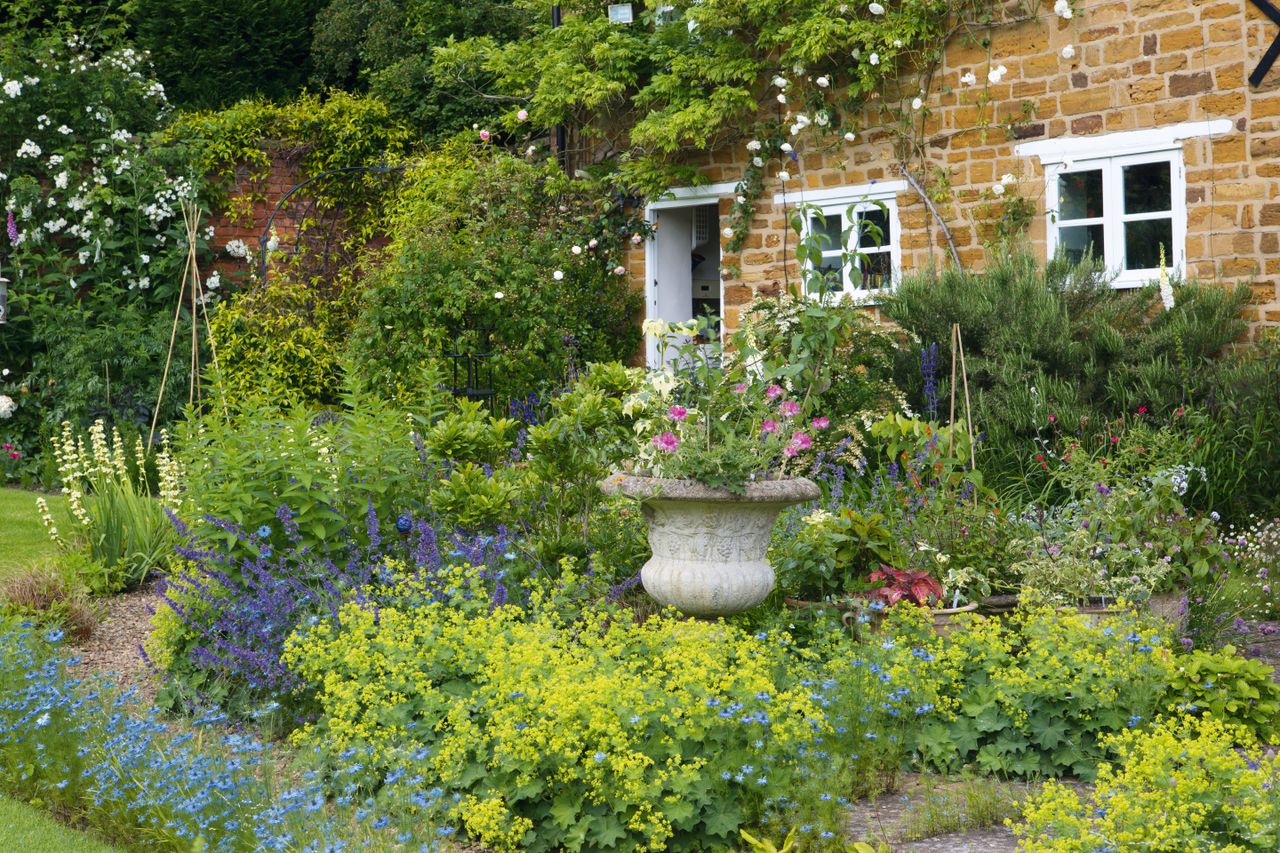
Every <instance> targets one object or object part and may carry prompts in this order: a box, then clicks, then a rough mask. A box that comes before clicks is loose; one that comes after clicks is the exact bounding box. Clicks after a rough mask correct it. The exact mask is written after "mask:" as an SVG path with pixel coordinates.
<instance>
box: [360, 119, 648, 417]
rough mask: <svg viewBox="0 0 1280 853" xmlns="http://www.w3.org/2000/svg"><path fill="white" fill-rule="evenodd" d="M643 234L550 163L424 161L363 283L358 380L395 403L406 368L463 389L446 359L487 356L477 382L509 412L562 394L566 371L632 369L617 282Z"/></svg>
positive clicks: (500, 156)
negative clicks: (538, 396) (440, 368)
mask: <svg viewBox="0 0 1280 853" xmlns="http://www.w3.org/2000/svg"><path fill="white" fill-rule="evenodd" d="M640 227H641V226H640V224H639V223H637V222H636V221H634V220H633V219H632V218H630V217H628V216H624V215H623V214H622V212H621V211H620V210H619V209H618V207H617V206H616V203H615V201H614V200H613V199H610V198H607V197H603V196H599V195H596V194H595V193H594V191H592V190H591V189H590V188H589V187H588V186H587V184H586V182H574V181H570V180H568V179H567V178H566V177H565V176H564V175H563V173H562V172H560V171H559V169H558V168H557V167H556V166H555V165H554V164H553V163H531V162H526V161H525V160H522V159H519V158H516V157H512V156H510V155H508V154H505V153H503V152H501V151H498V150H480V151H476V150H474V149H473V148H472V147H470V145H469V144H468V143H467V142H464V141H461V140H459V141H455V142H454V143H451V144H450V145H448V146H446V147H444V148H443V149H441V150H439V151H436V152H433V153H431V154H429V155H427V156H425V157H424V158H423V160H422V161H421V162H420V163H419V164H418V165H416V166H415V167H414V168H413V169H412V170H411V171H410V172H409V174H408V175H407V176H406V178H405V183H404V186H403V188H402V190H401V192H400V195H399V199H398V201H397V203H396V207H395V209H394V210H393V211H392V214H391V217H390V234H391V238H392V240H391V243H390V245H389V246H388V247H387V250H386V253H385V258H384V260H383V262H382V263H381V264H380V265H379V266H378V268H377V269H375V270H373V271H371V274H370V287H369V289H368V291H367V293H366V295H365V301H364V304H363V306H362V312H361V317H360V321H359V323H358V324H357V327H356V330H355V332H354V334H353V335H352V340H351V351H352V353H353V355H354V358H355V361H356V363H357V364H358V365H359V371H360V372H361V374H362V375H363V376H364V377H365V379H366V381H367V383H368V386H369V387H370V388H373V389H383V390H385V391H386V392H387V393H392V392H394V389H396V388H397V386H398V384H399V381H400V379H401V377H403V376H404V375H406V374H407V373H408V372H410V371H411V369H412V368H413V367H414V366H416V365H419V364H421V363H423V362H424V361H425V362H435V363H437V364H442V365H444V366H445V367H446V369H447V375H448V376H449V381H450V384H451V385H455V386H460V387H465V386H467V385H468V384H470V383H469V377H468V376H467V375H466V369H465V367H466V366H465V363H455V362H454V360H452V359H446V358H444V354H445V353H446V352H450V353H452V352H453V351H454V350H455V348H457V350H458V351H460V352H470V353H472V354H475V353H491V356H490V357H488V358H484V359H480V362H481V366H480V371H479V375H478V377H476V378H475V380H476V381H478V382H479V383H480V384H483V385H485V386H488V384H489V382H490V380H491V381H492V387H493V388H494V390H496V392H497V394H498V399H499V401H500V402H502V403H505V402H506V400H508V399H510V398H520V399H523V398H524V397H525V396H526V395H527V394H528V393H529V392H531V391H537V392H544V391H546V390H549V389H552V388H556V387H560V386H562V385H563V384H564V382H565V376H566V373H567V372H568V371H569V370H570V369H571V368H572V366H574V365H582V364H586V363H589V362H605V361H619V360H623V361H625V360H628V359H630V358H631V357H632V355H633V354H634V353H635V352H636V350H637V348H638V346H639V343H640V330H639V328H638V327H637V326H636V323H635V315H636V312H637V310H638V308H639V304H640V302H639V300H640V299H641V297H640V296H639V295H638V294H637V293H636V292H635V291H634V290H633V289H632V288H631V286H630V284H629V283H628V281H627V279H626V277H625V276H623V275H618V274H616V273H615V270H616V269H617V268H619V265H620V264H621V263H622V259H623V243H624V241H625V240H626V239H627V238H629V237H630V236H631V234H633V233H636V231H637V229H639V228H640ZM575 245H576V246H577V247H578V249H579V253H576V254H575V253H574V252H573V251H572V247H573V246H575ZM557 272H558V273H559V274H560V277H559V278H557V277H556V273H557ZM474 329H484V330H487V332H486V333H484V334H479V335H478V334H476V333H474V332H470V331H468V330H474Z"/></svg>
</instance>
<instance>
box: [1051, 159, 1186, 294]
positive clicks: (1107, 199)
mask: <svg viewBox="0 0 1280 853" xmlns="http://www.w3.org/2000/svg"><path fill="white" fill-rule="evenodd" d="M1045 206H1046V209H1047V210H1048V213H1049V229H1048V238H1049V245H1048V249H1049V253H1050V254H1054V253H1056V252H1057V251H1059V250H1061V251H1063V252H1064V253H1065V254H1066V255H1067V257H1069V258H1071V259H1072V260H1079V259H1080V258H1083V257H1084V256H1085V255H1092V256H1093V257H1095V258H1100V259H1101V260H1102V261H1103V263H1105V264H1106V266H1107V269H1109V270H1111V271H1112V272H1113V273H1115V275H1116V278H1115V282H1114V284H1115V285H1116V286H1117V287H1133V286H1137V285H1142V284H1146V283H1147V282H1150V281H1152V280H1153V279H1155V278H1158V277H1159V275H1160V260H1161V257H1163V258H1164V264H1165V267H1166V268H1167V269H1180V268H1182V267H1183V265H1184V264H1185V261H1186V245H1187V188H1186V178H1185V175H1184V172H1183V165H1182V149H1181V148H1178V149H1176V150H1173V151H1161V152H1159V153H1149V154H1127V155H1125V156H1122V157H1106V158H1098V159H1091V160H1075V161H1064V162H1063V163H1060V164H1058V166H1057V168H1056V169H1051V170H1050V172H1049V174H1048V187H1047V193H1046V196H1045Z"/></svg>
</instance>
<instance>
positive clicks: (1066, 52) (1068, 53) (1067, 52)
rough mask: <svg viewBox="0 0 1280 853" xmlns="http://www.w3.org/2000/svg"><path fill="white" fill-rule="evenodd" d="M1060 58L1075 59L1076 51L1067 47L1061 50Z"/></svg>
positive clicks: (1069, 46)
mask: <svg viewBox="0 0 1280 853" xmlns="http://www.w3.org/2000/svg"><path fill="white" fill-rule="evenodd" d="M1062 58H1063V59H1075V58H1076V49H1075V48H1074V47H1072V46H1071V45H1067V46H1066V47H1064V48H1063V49H1062Z"/></svg>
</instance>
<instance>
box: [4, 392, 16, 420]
mask: <svg viewBox="0 0 1280 853" xmlns="http://www.w3.org/2000/svg"><path fill="white" fill-rule="evenodd" d="M17 410H18V404H17V403H15V402H14V401H13V398H12V397H8V396H5V395H4V394H0V419H3V420H8V419H9V418H11V417H13V413H14V412H16V411H17Z"/></svg>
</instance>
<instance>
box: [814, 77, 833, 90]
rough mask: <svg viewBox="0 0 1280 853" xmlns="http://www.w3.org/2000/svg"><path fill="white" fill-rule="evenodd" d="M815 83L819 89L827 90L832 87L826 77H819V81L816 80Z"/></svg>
mask: <svg viewBox="0 0 1280 853" xmlns="http://www.w3.org/2000/svg"><path fill="white" fill-rule="evenodd" d="M813 82H815V83H817V84H818V88H819V89H825V88H827V87H828V86H830V85H831V81H830V80H829V79H827V78H826V77H819V78H818V79H817V80H814V81H813Z"/></svg>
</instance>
